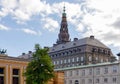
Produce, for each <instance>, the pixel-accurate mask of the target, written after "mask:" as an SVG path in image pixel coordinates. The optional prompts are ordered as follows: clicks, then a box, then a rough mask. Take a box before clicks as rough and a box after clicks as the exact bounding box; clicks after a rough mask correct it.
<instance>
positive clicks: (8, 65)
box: [0, 59, 28, 84]
mask: <svg viewBox="0 0 120 84" xmlns="http://www.w3.org/2000/svg"><path fill="white" fill-rule="evenodd" d="M27 64H28V62H23V61H22V62H21V61H14V60H5V59H4V60H3V59H0V68H4V82H5V83H4V84H13V81H12V77H13V69H19V78H20V79H19V84H25V81H24V80H25V77H24V76H23V72H24V71H25V68H26V66H27Z"/></svg>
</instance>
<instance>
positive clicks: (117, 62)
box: [55, 61, 119, 71]
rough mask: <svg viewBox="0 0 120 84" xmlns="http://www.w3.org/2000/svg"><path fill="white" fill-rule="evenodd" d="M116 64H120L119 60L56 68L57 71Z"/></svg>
mask: <svg viewBox="0 0 120 84" xmlns="http://www.w3.org/2000/svg"><path fill="white" fill-rule="evenodd" d="M115 64H119V61H115V62H104V63H97V64H89V65H80V66H74V67H66V68H59V69H55V71H63V70H72V69H82V68H90V67H99V66H108V65H115Z"/></svg>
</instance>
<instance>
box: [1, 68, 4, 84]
mask: <svg viewBox="0 0 120 84" xmlns="http://www.w3.org/2000/svg"><path fill="white" fill-rule="evenodd" d="M0 84H4V68H0Z"/></svg>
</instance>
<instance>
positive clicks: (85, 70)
mask: <svg viewBox="0 0 120 84" xmlns="http://www.w3.org/2000/svg"><path fill="white" fill-rule="evenodd" d="M56 71H64V73H65V78H64V79H65V83H64V84H120V63H119V62H118V61H116V62H105V63H98V64H91V65H83V66H77V67H69V68H63V69H56Z"/></svg>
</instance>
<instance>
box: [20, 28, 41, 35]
mask: <svg viewBox="0 0 120 84" xmlns="http://www.w3.org/2000/svg"><path fill="white" fill-rule="evenodd" d="M22 31H23V32H25V33H27V34H31V35H41V34H42V33H41V32H40V31H38V32H37V31H34V30H31V29H28V28H24V29H22Z"/></svg>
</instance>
